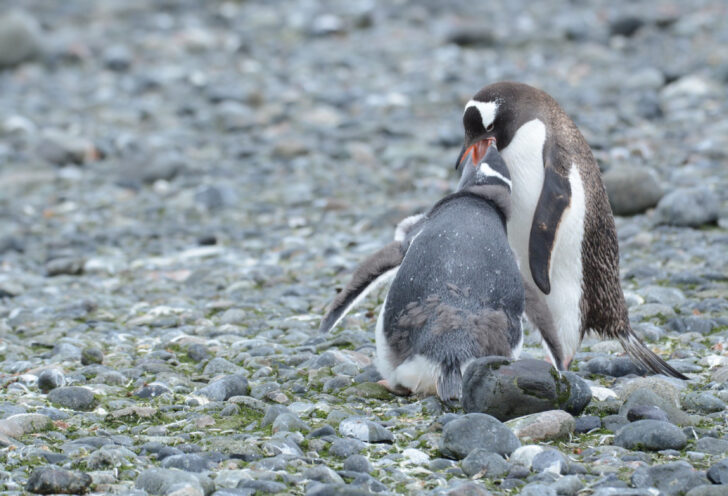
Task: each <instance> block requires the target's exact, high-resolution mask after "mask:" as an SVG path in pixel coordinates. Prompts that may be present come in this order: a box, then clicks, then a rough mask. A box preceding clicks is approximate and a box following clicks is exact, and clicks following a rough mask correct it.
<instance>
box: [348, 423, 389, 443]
mask: <svg viewBox="0 0 728 496" xmlns="http://www.w3.org/2000/svg"><path fill="white" fill-rule="evenodd" d="M339 433H340V434H341V435H342V436H347V437H352V438H354V439H359V440H360V441H364V442H367V443H392V442H394V435H393V434H392V433H391V432H390V431H388V430H387V429H385V428H384V427H382V426H381V425H380V424H378V423H376V422H372V421H371V420H368V419H366V418H364V417H350V418H347V419H344V420H342V421H341V423H340V424H339Z"/></svg>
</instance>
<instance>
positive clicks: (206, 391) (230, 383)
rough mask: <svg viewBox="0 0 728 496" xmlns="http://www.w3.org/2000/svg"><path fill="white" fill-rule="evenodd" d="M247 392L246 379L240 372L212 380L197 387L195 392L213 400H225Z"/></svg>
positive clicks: (248, 389) (248, 388)
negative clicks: (205, 384) (201, 386)
mask: <svg viewBox="0 0 728 496" xmlns="http://www.w3.org/2000/svg"><path fill="white" fill-rule="evenodd" d="M249 392H250V387H249V386H248V380H247V379H246V378H245V377H243V376H242V375H240V374H234V375H229V376H226V377H222V378H221V379H217V380H215V381H212V382H211V383H210V384H208V385H207V386H205V387H203V388H200V389H198V390H197V391H196V394H199V395H201V396H206V397H207V398H209V399H211V400H213V401H225V400H227V399H228V398H231V397H233V396H244V395H246V394H248V393H249Z"/></svg>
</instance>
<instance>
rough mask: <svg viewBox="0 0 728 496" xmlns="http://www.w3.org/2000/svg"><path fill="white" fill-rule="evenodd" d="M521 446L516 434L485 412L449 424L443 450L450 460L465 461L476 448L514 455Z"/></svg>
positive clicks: (441, 445) (465, 416)
mask: <svg viewBox="0 0 728 496" xmlns="http://www.w3.org/2000/svg"><path fill="white" fill-rule="evenodd" d="M520 445H521V443H520V441H518V438H517V437H516V436H515V434H513V432H511V430H510V429H509V428H508V427H506V426H505V425H503V424H502V423H501V422H499V421H498V419H496V418H494V417H491V416H490V415H486V414H484V413H469V414H467V415H463V416H462V417H460V418H458V419H455V420H453V421H451V422H448V423H447V425H445V427H444V428H443V430H442V438H441V441H440V451H441V452H442V454H443V455H445V456H447V457H450V458H455V459H462V458H465V457H466V456H468V454H470V452H471V451H473V450H474V449H476V448H482V449H485V450H487V451H490V452H493V453H498V454H500V455H510V454H511V453H512V452H513V451H514V450H515V449H516V448H518V447H519V446H520Z"/></svg>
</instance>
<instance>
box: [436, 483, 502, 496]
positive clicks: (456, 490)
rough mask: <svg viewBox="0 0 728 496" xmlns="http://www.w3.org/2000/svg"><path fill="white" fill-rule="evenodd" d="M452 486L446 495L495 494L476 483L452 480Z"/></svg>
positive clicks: (473, 495) (488, 495) (489, 495)
mask: <svg viewBox="0 0 728 496" xmlns="http://www.w3.org/2000/svg"><path fill="white" fill-rule="evenodd" d="M451 484H452V486H451V487H449V488H448V489H447V490H446V491H445V493H444V494H446V495H447V496H493V493H491V492H490V491H488V490H487V489H486V488H485V487H483V486H481V485H480V484H478V483H477V482H474V481H459V480H457V479H452V482H451Z"/></svg>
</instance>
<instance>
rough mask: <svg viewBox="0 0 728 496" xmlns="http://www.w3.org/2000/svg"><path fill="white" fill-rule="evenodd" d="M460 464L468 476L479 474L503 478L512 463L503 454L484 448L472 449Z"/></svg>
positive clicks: (489, 477) (492, 477) (491, 477)
mask: <svg viewBox="0 0 728 496" xmlns="http://www.w3.org/2000/svg"><path fill="white" fill-rule="evenodd" d="M460 466H461V467H462V469H463V472H465V473H466V474H467V475H468V477H473V476H474V475H476V474H478V475H480V476H481V477H486V478H488V479H498V478H501V477H503V476H504V475H506V474H507V473H508V471H509V470H510V465H509V464H508V462H507V461H505V460H504V459H503V457H502V456H500V455H499V454H497V453H492V452H490V451H488V450H485V449H482V448H478V449H474V450H473V451H471V452H470V453H469V454H468V456H466V457H465V459H464V460H463V461H462V463H461V464H460Z"/></svg>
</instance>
